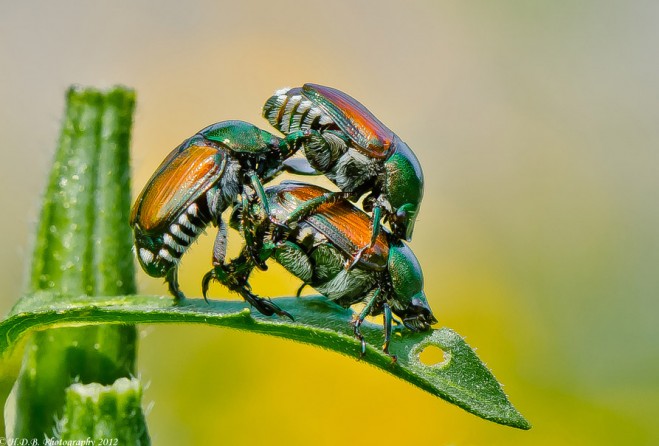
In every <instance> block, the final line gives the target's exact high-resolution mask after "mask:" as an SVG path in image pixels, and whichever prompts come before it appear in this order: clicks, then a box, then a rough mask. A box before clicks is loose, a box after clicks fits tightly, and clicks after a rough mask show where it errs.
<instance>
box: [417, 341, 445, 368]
mask: <svg viewBox="0 0 659 446" xmlns="http://www.w3.org/2000/svg"><path fill="white" fill-rule="evenodd" d="M444 360H445V355H444V350H442V349H441V348H439V347H437V346H435V345H429V346H427V347H426V348H424V349H423V350H422V351H421V353H419V361H421V363H422V364H423V365H427V366H435V365H439V364H441V363H442V362H444Z"/></svg>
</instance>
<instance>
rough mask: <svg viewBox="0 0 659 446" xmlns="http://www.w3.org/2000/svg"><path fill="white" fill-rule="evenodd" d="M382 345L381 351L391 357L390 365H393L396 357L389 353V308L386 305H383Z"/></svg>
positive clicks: (390, 317)
mask: <svg viewBox="0 0 659 446" xmlns="http://www.w3.org/2000/svg"><path fill="white" fill-rule="evenodd" d="M383 310H384V344H383V345H382V351H383V352H385V353H386V354H387V355H388V356H389V357H391V360H392V363H395V362H396V361H397V360H398V357H397V356H396V355H392V354H391V353H389V343H390V341H391V319H392V316H391V308H390V307H389V304H388V303H386V302H385V303H384V305H383Z"/></svg>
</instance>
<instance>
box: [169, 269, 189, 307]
mask: <svg viewBox="0 0 659 446" xmlns="http://www.w3.org/2000/svg"><path fill="white" fill-rule="evenodd" d="M165 282H167V287H168V288H169V292H170V293H171V294H172V296H174V303H178V302H180V301H182V300H184V299H185V294H183V291H181V288H179V285H178V268H172V269H170V270H169V271H168V272H167V275H166V276H165Z"/></svg>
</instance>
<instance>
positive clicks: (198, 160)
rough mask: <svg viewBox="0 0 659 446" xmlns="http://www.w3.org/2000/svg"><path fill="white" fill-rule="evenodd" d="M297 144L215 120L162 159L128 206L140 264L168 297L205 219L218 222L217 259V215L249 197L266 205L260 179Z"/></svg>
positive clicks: (217, 255) (221, 247) (222, 245)
mask: <svg viewBox="0 0 659 446" xmlns="http://www.w3.org/2000/svg"><path fill="white" fill-rule="evenodd" d="M298 148H299V146H296V142H295V141H294V140H292V139H290V138H284V139H281V138H278V137H276V136H274V135H272V134H270V133H269V132H266V131H264V130H261V129H259V128H257V127H255V126H253V125H252V124H249V123H247V122H243V121H223V122H219V123H216V124H213V125H211V126H209V127H206V128H205V129H203V130H201V131H199V132H198V133H196V134H195V135H193V136H192V137H190V138H188V139H186V140H185V141H183V143H181V144H180V145H179V146H178V147H177V148H176V149H174V150H173V151H172V152H171V153H170V154H169V155H168V156H167V158H165V160H164V161H163V162H162V163H161V164H160V166H159V167H158V169H157V170H156V171H155V173H154V174H153V176H152V177H151V179H150V180H149V181H148V182H147V184H146V186H145V187H144V189H143V190H142V192H141V193H140V195H139V196H138V198H137V200H136V201H135V204H134V206H133V210H132V213H131V219H130V224H131V226H132V227H133V230H134V233H135V251H136V254H137V258H138V260H139V263H140V265H141V266H142V269H144V271H145V272H146V273H147V274H149V275H150V276H153V277H165V278H166V279H165V280H166V281H167V282H168V284H169V289H170V291H171V293H172V294H173V295H174V297H175V298H177V299H181V298H183V297H184V295H183V293H182V292H181V290H180V289H179V286H178V280H177V269H178V263H179V260H180V258H181V256H182V255H183V254H184V253H185V251H186V250H187V249H188V247H189V245H190V244H191V243H192V242H193V241H194V240H195V239H196V238H197V236H198V235H199V234H200V233H201V232H202V231H203V230H204V229H205V228H206V227H207V226H208V225H209V224H213V225H216V226H218V234H217V237H216V240H215V248H214V251H213V264H214V265H216V266H217V265H221V264H223V263H224V259H225V256H226V238H227V233H226V227H225V224H224V222H223V221H222V212H223V211H224V210H225V209H227V208H228V207H229V206H231V205H234V204H235V203H237V202H241V201H242V200H246V197H248V196H250V195H255V196H257V197H259V198H260V200H261V201H262V205H263V206H265V207H266V209H267V207H268V203H267V201H263V200H264V196H263V194H264V192H263V187H262V185H261V183H264V182H267V181H269V180H270V179H272V178H274V177H275V176H276V175H277V174H278V173H279V172H280V171H281V169H282V162H283V161H284V160H285V159H286V158H288V157H289V156H291V155H292V154H293V153H294V152H295V151H296V150H297V149H298ZM251 303H252V304H253V305H255V306H257V308H259V309H260V310H261V311H262V312H263V313H264V314H273V313H278V314H280V311H279V309H278V308H274V307H273V306H272V305H270V304H268V303H265V304H262V302H260V301H256V302H251Z"/></svg>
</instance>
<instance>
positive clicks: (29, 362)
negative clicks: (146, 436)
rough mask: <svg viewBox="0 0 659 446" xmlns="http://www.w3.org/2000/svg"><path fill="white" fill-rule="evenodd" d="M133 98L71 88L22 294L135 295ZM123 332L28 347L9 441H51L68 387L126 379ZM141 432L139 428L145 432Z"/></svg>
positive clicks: (90, 330) (46, 337) (131, 365)
mask: <svg viewBox="0 0 659 446" xmlns="http://www.w3.org/2000/svg"><path fill="white" fill-rule="evenodd" d="M134 102H135V100H134V94H133V92H132V91H130V90H127V89H124V88H115V89H113V90H111V91H109V92H99V91H96V90H91V89H75V88H72V89H70V90H69V92H68V94H67V108H66V116H65V120H64V125H63V128H62V134H61V137H60V141H59V146H58V149H57V152H56V154H55V162H54V164H53V169H52V171H51V176H50V179H49V183H48V187H47V190H46V194H45V196H44V202H43V209H42V214H41V219H40V222H39V227H38V230H37V240H36V247H35V251H34V258H33V263H32V273H31V281H30V292H32V293H34V292H39V291H51V292H56V293H58V294H60V295H61V296H63V298H64V296H71V295H80V294H84V295H89V296H99V295H113V294H132V293H134V292H135V272H134V266H133V261H132V256H131V252H130V249H131V234H130V228H129V227H128V225H127V224H126V222H127V221H128V214H129V209H130V165H129V138H130V127H131V119H132V112H133V108H134ZM135 354H136V330H135V327H134V326H130V325H108V326H96V327H89V326H88V327H76V328H62V329H51V330H47V331H43V332H38V333H35V336H34V337H33V338H32V339H31V340H30V342H29V343H28V346H27V349H26V352H25V358H24V361H23V366H22V369H21V373H20V375H19V379H18V381H17V384H16V389H15V390H16V418H15V420H16V421H15V425H14V431H13V433H14V435H15V436H16V437H22V438H37V439H43V438H44V436H48V437H52V436H53V433H54V429H55V421H56V419H60V418H61V417H62V416H63V410H64V406H65V395H66V389H67V388H68V387H69V386H70V385H71V384H72V383H74V382H79V383H83V384H87V383H98V384H101V385H111V384H113V383H114V382H115V381H116V380H117V379H119V378H122V377H130V376H132V375H134V373H135ZM144 429H145V428H144Z"/></svg>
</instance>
